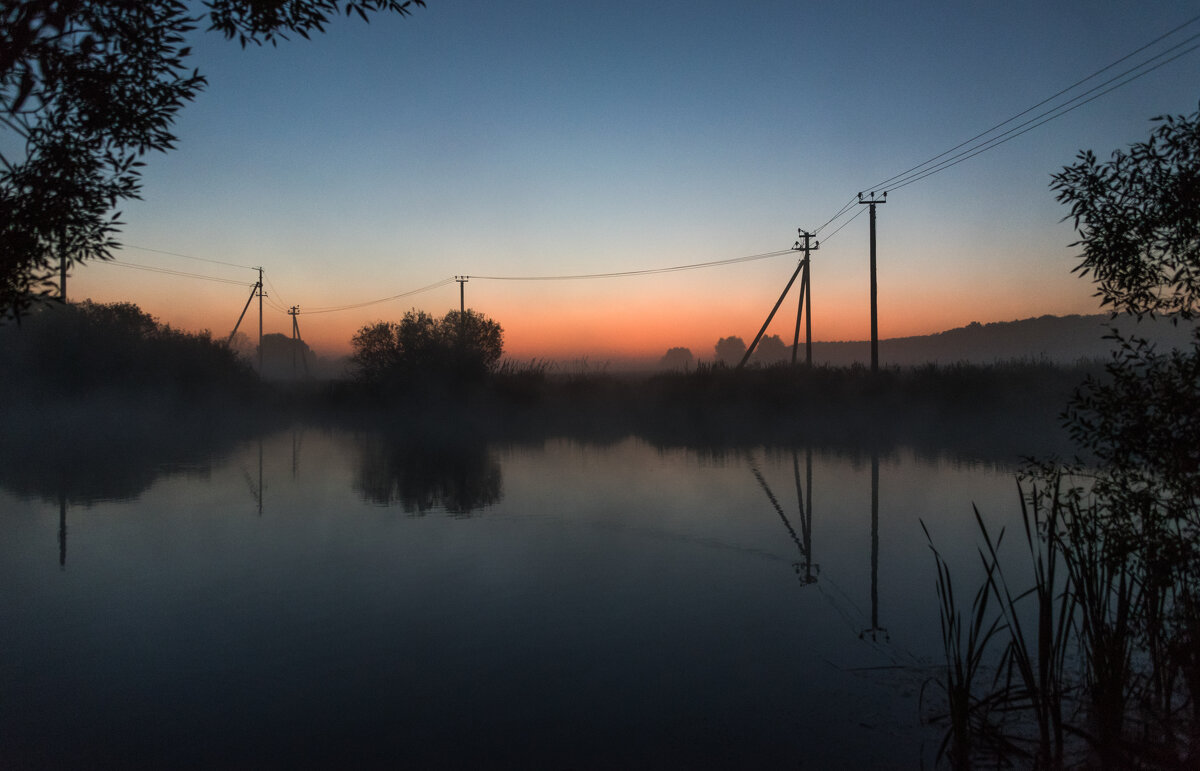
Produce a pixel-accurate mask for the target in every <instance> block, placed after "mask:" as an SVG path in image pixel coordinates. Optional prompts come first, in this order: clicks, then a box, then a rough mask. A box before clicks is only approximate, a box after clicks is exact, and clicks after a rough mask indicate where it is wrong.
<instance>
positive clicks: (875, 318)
mask: <svg viewBox="0 0 1200 771" xmlns="http://www.w3.org/2000/svg"><path fill="white" fill-rule="evenodd" d="M858 202H859V203H861V204H866V205H867V206H869V207H871V371H872V372H878V371H879V304H878V301H877V295H878V291H877V288H876V283H875V207H876V205H878V204H881V203H887V191H884V193H883V197H882V198H876V197H875V193H873V192H872V193H871V197H870V198H867V199H865V200H864V199H863V194H862V193H859V194H858Z"/></svg>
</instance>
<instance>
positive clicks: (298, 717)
mask: <svg viewBox="0 0 1200 771" xmlns="http://www.w3.org/2000/svg"><path fill="white" fill-rule="evenodd" d="M109 455H110V456H112V457H106V458H105V459H104V466H105V469H107V471H106V472H105V473H104V474H96V473H92V474H90V475H89V474H87V473H83V472H77V474H76V475H75V476H72V477H71V478H70V479H69V480H66V476H70V475H60V477H59V481H58V482H56V481H55V479H56V477H55V475H54V474H52V473H47V474H44V475H43V477H44V478H39V479H37V480H31V479H30V477H31V476H33V474H32V472H27V473H24V474H22V473H19V472H13V471H11V470H10V472H9V473H8V475H7V476H6V477H4V478H0V649H2V650H3V651H4V656H3V657H2V658H0V764H2V765H4V766H5V767H72V766H74V767H116V766H121V767H160V768H167V767H170V768H186V767H203V768H211V767H221V768H228V767H234V766H236V767H254V768H272V767H278V768H295V767H305V766H326V765H335V764H336V765H348V766H352V767H353V766H389V767H411V768H439V767H446V768H464V767H489V768H518V767H519V768H567V767H570V768H614V767H643V768H644V767H662V768H695V767H700V766H704V767H756V768H774V767H781V768H796V767H803V768H829V767H872V768H912V767H918V766H920V765H921V763H922V762H925V763H926V764H928V763H929V762H930V760H931V758H932V756H933V753H934V752H935V750H936V745H937V741H938V740H939V738H940V733H939V731H938V730H937V729H934V728H930V727H928V726H925V725H923V724H922V720H921V717H922V713H926V714H927V713H928V712H929V711H930V704H931V702H932V701H934V700H935V699H936V697H935V695H934V693H933V691H934V689H933V688H932V687H931V686H927V685H926V684H927V681H928V680H929V678H930V676H931V675H932V674H933V672H934V669H933V667H934V666H936V664H937V662H938V660H939V658H938V656H939V650H940V649H939V628H938V615H937V597H936V594H935V590H934V575H935V574H934V566H933V560H932V557H931V555H930V552H929V547H928V544H927V542H926V539H925V535H924V533H923V532H922V529H921V527H920V521H922V520H923V521H924V522H925V523H926V525H927V526H928V527H929V529H930V531H931V532H932V533H933V534H934V538H935V539H936V540H937V542H938V546H939V548H940V549H942V550H943V551H945V552H947V553H953V554H956V555H961V557H962V559H961V561H960V562H961V564H962V565H963V566H970V565H972V564H973V562H972V559H973V558H972V555H973V549H974V546H973V545H974V543H975V542H976V540H977V536H976V527H975V523H974V519H973V515H972V508H971V507H972V504H975V505H977V506H978V507H979V509H980V510H981V511H982V512H984V513H985V515H986V516H988V517H990V518H994V519H995V520H996V521H1003V520H1005V519H1006V518H1010V517H1012V516H1015V514H1016V511H1017V503H1018V499H1017V492H1016V484H1015V482H1014V476H1013V474H1014V470H1015V464H1012V465H1006V464H1003V463H995V462H987V463H985V462H975V461H971V460H969V459H962V458H957V459H954V458H950V457H947V456H937V455H931V454H929V453H922V454H919V455H918V454H916V453H914V452H912V451H910V450H905V449H892V450H889V451H886V452H876V453H871V452H869V451H862V452H853V451H847V450H845V449H840V450H837V451H834V450H830V449H823V448H821V447H805V446H799V447H795V448H791V447H777V446H776V447H769V448H768V447H739V448H724V449H722V448H712V447H708V448H695V447H679V446H672V447H667V446H655V445H653V444H651V443H649V442H647V441H645V440H643V439H639V438H636V437H627V438H624V439H621V440H617V441H606V442H586V441H576V440H571V439H564V438H557V439H544V440H538V441H522V442H519V443H518V442H492V441H485V440H483V439H474V440H472V439H467V440H465V441H452V440H450V439H447V438H444V437H443V438H440V439H430V438H428V437H414V436H408V435H404V434H395V433H393V434H387V433H380V432H368V431H352V430H347V429H329V428H321V429H318V428H312V427H308V428H305V427H301V426H297V427H294V428H289V429H286V430H283V431H278V432H275V433H270V434H266V435H263V436H261V437H252V438H249V439H241V440H239V441H238V442H236V443H232V444H231V445H230V446H227V447H219V448H216V449H213V450H212V451H211V452H208V453H206V454H203V456H202V457H193V458H189V459H186V460H183V461H181V460H179V459H166V458H165V457H158V458H155V457H153V453H151V454H150V455H151V457H150V458H149V459H148V458H147V457H143V456H138V457H134V456H136V455H137V454H136V453H133V454H128V455H126V454H122V453H120V452H113V453H109ZM123 463H127V464H128V465H130V466H137V468H130V469H128V470H127V473H126V472H123V471H121V469H122V468H124V466H123ZM44 466H46V464H45V463H42V464H41V467H44ZM80 473H82V475H83V477H84V479H83V481H80V479H79V478H78V475H79V474H80ZM64 480H66V481H64ZM56 488H57V489H56ZM956 559H957V558H956ZM964 569H967V568H966V567H964ZM923 689H924V690H923ZM923 705H924V706H923Z"/></svg>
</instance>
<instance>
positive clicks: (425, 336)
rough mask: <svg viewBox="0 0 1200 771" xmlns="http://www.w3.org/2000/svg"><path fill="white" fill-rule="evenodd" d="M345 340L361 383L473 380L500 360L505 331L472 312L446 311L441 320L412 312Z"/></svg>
mask: <svg viewBox="0 0 1200 771" xmlns="http://www.w3.org/2000/svg"><path fill="white" fill-rule="evenodd" d="M350 342H351V346H352V347H353V349H354V352H353V354H351V356H350V362H351V365H352V366H353V367H354V370H355V375H356V378H357V379H358V380H359V381H360V382H363V383H367V384H371V385H375V386H389V385H411V384H414V383H417V382H420V381H426V382H431V381H442V382H445V381H457V382H476V381H479V380H481V379H482V378H483V377H485V376H486V375H487V374H488V373H490V372H492V371H494V370H495V368H496V365H497V364H498V363H499V362H500V357H501V355H502V354H503V352H504V330H503V329H502V328H501V327H500V325H499V324H498V323H496V322H495V321H493V320H492V319H490V318H488V317H487V316H484V315H483V314H481V313H476V312H475V311H471V310H468V311H465V312H460V311H450V312H449V313H447V314H446V315H445V316H443V317H442V318H441V319H436V318H434V317H433V316H431V315H430V314H428V313H426V312H425V311H418V310H411V311H409V312H407V313H405V314H404V318H402V319H401V320H400V321H399V322H389V321H380V322H376V323H374V324H368V325H366V326H364V327H362V328H361V329H359V330H358V332H357V333H355V335H354V338H353V339H352V340H351V341H350Z"/></svg>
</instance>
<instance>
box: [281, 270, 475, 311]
mask: <svg viewBox="0 0 1200 771" xmlns="http://www.w3.org/2000/svg"><path fill="white" fill-rule="evenodd" d="M452 283H454V279H453V278H444V279H442V280H441V281H437V282H434V283H432V284H429V285H428V286H423V287H421V288H420V289H413V290H411V291H409V292H401V293H400V294H394V295H392V296H391V297H381V298H379V299H378V300H368V301H367V302H361V303H352V304H350V305H337V306H332V307H324V308H316V309H314V310H306V311H305V312H304V313H305V314H306V315H312V314H315V313H336V312H338V311H348V310H354V309H355V308H366V307H367V306H369V305H378V304H379V303H385V302H390V301H392V300H399V299H401V298H403V297H411V296H413V295H415V294H420V293H421V292H428V291H430V290H432V289H437V288H439V287H443V286H446V285H447V284H452Z"/></svg>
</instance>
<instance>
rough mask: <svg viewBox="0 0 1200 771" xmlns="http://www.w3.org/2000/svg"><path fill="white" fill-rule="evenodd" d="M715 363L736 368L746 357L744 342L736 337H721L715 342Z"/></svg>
mask: <svg viewBox="0 0 1200 771" xmlns="http://www.w3.org/2000/svg"><path fill="white" fill-rule="evenodd" d="M716 351H717V361H718V362H720V363H722V364H726V365H728V366H730V367H733V366H737V364H738V363H739V362H740V361H741V360H742V357H743V356H745V355H746V341H744V340H742V338H740V337H737V336H736V335H730V336H729V337H722V338H721V339H720V340H718V341H717V347H716Z"/></svg>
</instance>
